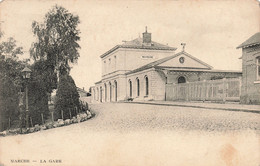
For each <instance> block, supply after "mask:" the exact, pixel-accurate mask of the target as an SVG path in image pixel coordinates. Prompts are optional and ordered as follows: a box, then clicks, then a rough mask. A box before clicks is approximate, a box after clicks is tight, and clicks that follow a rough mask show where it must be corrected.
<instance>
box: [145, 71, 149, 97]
mask: <svg viewBox="0 0 260 166" xmlns="http://www.w3.org/2000/svg"><path fill="white" fill-rule="evenodd" d="M145 95H146V96H148V95H149V81H148V77H147V76H146V77H145Z"/></svg>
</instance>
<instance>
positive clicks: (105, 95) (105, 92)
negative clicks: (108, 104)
mask: <svg viewBox="0 0 260 166" xmlns="http://www.w3.org/2000/svg"><path fill="white" fill-rule="evenodd" d="M104 86H105V101H107V84H105V85H104Z"/></svg>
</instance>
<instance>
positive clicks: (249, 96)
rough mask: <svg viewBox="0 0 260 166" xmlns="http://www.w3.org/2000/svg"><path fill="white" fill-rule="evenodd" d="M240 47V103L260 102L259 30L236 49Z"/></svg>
mask: <svg viewBox="0 0 260 166" xmlns="http://www.w3.org/2000/svg"><path fill="white" fill-rule="evenodd" d="M239 48H242V57H241V58H242V89H241V103H244V104H260V32H258V33H256V34H254V35H253V36H251V37H250V38H249V39H247V40H246V41H245V42H244V43H242V44H240V45H239V46H238V47H237V49H239Z"/></svg>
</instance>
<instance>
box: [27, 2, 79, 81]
mask: <svg viewBox="0 0 260 166" xmlns="http://www.w3.org/2000/svg"><path fill="white" fill-rule="evenodd" d="M79 23H80V21H79V17H78V16H77V15H73V14H71V13H69V11H68V10H66V9H65V8H63V7H61V6H57V5H56V6H54V7H53V8H52V9H51V10H50V11H49V12H48V13H47V14H46V15H45V19H44V23H38V22H36V21H34V22H33V23H32V29H33V33H34V35H35V36H36V38H37V42H35V43H33V44H32V47H31V49H30V53H31V56H32V57H33V58H34V59H35V60H38V59H45V60H46V61H47V62H48V64H49V66H50V68H52V70H53V71H52V72H53V73H54V72H55V70H56V71H57V74H58V75H59V74H63V72H64V71H65V73H67V72H69V71H70V68H71V67H70V63H75V62H76V61H77V59H78V58H79V52H78V51H79V49H80V46H79V44H78V41H79V40H80V37H79V33H80V31H79V30H78V24H79ZM58 78H59V76H58Z"/></svg>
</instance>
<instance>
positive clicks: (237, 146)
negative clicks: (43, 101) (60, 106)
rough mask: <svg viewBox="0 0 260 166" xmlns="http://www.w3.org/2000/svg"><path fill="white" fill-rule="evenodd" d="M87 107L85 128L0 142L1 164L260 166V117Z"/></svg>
mask: <svg viewBox="0 0 260 166" xmlns="http://www.w3.org/2000/svg"><path fill="white" fill-rule="evenodd" d="M90 107H91V109H92V110H93V111H94V112H95V113H96V116H95V117H94V118H93V119H90V120H88V121H85V122H83V123H79V124H73V125H70V126H65V127H61V128H55V129H51V130H46V131H41V132H37V133H33V134H27V135H17V136H11V137H3V138H0V147H1V148H0V149H1V151H0V154H1V155H0V161H1V163H3V164H4V165H15V164H14V163H12V161H11V160H18V159H25V160H26V159H27V160H29V163H24V164H22V163H19V164H16V165H88V166H92V165H93V166H96V165H97V166H110V165H111V166H119V165H120V166H128V165H129V166H143V165H149V166H150V165H151V166H171V165H181V166H186V165H187V166H190V165H193V166H204V165H205V166H219V165H227V166H232V165H234V166H240V165H241V166H244V165H247V166H251V165H252V166H253V165H254V166H255V165H259V163H260V152H259V149H260V146H259V145H260V141H259V140H260V134H259V131H260V121H259V119H260V115H259V114H255V113H245V112H230V111H221V110H206V109H197V108H187V107H185V108H182V107H172V106H155V105H140V104H128V103H107V104H93V105H90ZM54 160H60V161H61V162H62V163H53V161H54ZM44 161H45V162H46V163H41V162H44ZM1 163H0V165H1Z"/></svg>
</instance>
